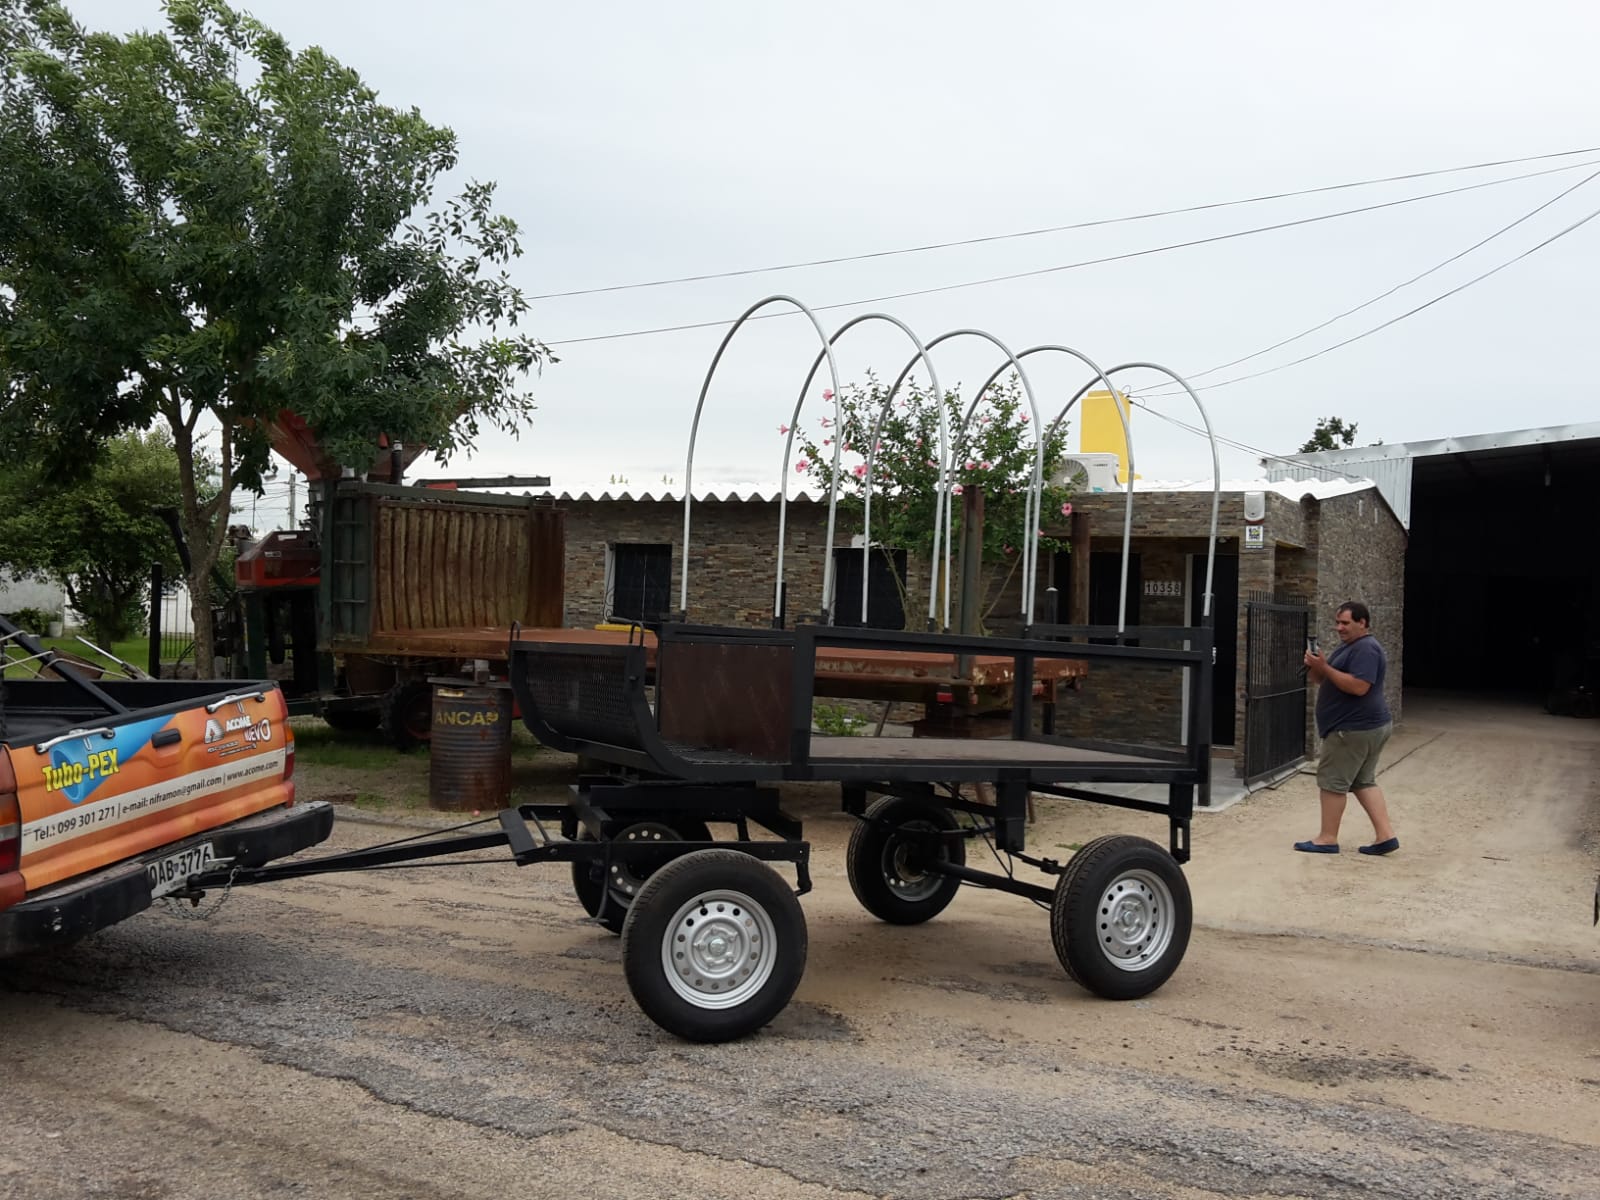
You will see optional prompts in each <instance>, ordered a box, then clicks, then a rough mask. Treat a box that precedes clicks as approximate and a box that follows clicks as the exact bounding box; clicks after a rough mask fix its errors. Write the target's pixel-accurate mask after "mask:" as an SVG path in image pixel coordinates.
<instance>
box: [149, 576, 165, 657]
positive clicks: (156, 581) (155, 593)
mask: <svg viewBox="0 0 1600 1200" xmlns="http://www.w3.org/2000/svg"><path fill="white" fill-rule="evenodd" d="M163 585H164V581H163V580H162V578H161V564H160V563H151V564H150V662H149V671H150V678H151V679H160V678H161V590H162V587H163Z"/></svg>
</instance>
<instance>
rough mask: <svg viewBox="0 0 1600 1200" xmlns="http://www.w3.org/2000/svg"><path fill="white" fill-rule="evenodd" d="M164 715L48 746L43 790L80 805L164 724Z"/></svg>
mask: <svg viewBox="0 0 1600 1200" xmlns="http://www.w3.org/2000/svg"><path fill="white" fill-rule="evenodd" d="M166 723H167V718H165V717H161V718H159V719H157V720H154V721H138V722H136V723H134V724H132V725H124V726H122V727H120V728H118V729H114V730H113V731H112V736H111V737H109V738H108V737H106V736H105V734H103V733H88V734H85V735H84V736H82V737H75V738H73V739H72V740H71V741H67V742H57V743H56V744H55V745H54V746H52V747H50V765H49V766H47V767H45V768H44V786H45V790H46V791H47V792H60V793H61V794H62V795H63V796H65V797H66V798H67V799H68V800H70V801H71V802H72V803H73V804H82V803H83V802H84V801H85V800H87V799H88V798H89V797H90V796H91V795H92V794H93V793H94V791H95V790H96V789H97V788H98V787H99V786H100V785H101V784H102V783H104V782H105V781H106V780H107V779H110V778H111V777H112V776H113V775H115V774H117V773H118V772H119V771H121V770H122V768H123V766H124V764H126V763H127V762H128V760H129V759H131V758H133V756H134V755H136V754H138V753H139V751H141V750H143V749H144V748H145V746H146V745H148V744H149V741H150V737H151V735H152V734H154V733H155V732H156V730H158V729H160V728H161V727H162V726H164V725H166Z"/></svg>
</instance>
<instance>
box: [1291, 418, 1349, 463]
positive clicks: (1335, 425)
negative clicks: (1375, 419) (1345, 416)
mask: <svg viewBox="0 0 1600 1200" xmlns="http://www.w3.org/2000/svg"><path fill="white" fill-rule="evenodd" d="M1355 444H1356V423H1355V422H1354V421H1351V422H1349V423H1348V424H1346V423H1345V421H1344V420H1342V419H1341V418H1339V417H1319V418H1318V419H1317V428H1316V430H1315V431H1314V432H1313V433H1312V434H1311V436H1310V437H1309V438H1307V439H1306V441H1305V444H1304V445H1303V446H1301V447H1300V453H1301V454H1315V453H1316V452H1317V451H1318V450H1339V449H1342V448H1343V447H1345V446H1354V445H1355Z"/></svg>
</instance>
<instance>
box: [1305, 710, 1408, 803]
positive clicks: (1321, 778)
mask: <svg viewBox="0 0 1600 1200" xmlns="http://www.w3.org/2000/svg"><path fill="white" fill-rule="evenodd" d="M1393 732H1394V726H1393V725H1382V726H1379V727H1378V728H1377V729H1340V730H1338V731H1336V732H1334V733H1330V734H1329V735H1328V739H1327V741H1325V742H1323V743H1322V757H1321V758H1319V759H1318V760H1317V786H1318V787H1319V788H1321V789H1322V790H1323V791H1325V792H1340V793H1343V792H1354V791H1359V790H1360V789H1362V788H1369V787H1376V786H1377V784H1378V754H1379V752H1380V751H1382V749H1383V747H1384V745H1385V744H1386V743H1387V742H1388V740H1389V735H1390V734H1391V733H1393Z"/></svg>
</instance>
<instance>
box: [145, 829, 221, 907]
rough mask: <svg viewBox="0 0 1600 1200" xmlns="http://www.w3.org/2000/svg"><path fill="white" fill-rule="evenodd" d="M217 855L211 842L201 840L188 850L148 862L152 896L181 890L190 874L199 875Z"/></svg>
mask: <svg viewBox="0 0 1600 1200" xmlns="http://www.w3.org/2000/svg"><path fill="white" fill-rule="evenodd" d="M216 857H217V852H216V851H215V850H213V849H212V848H211V843H210V842H201V843H200V844H199V845H198V846H190V847H189V848H188V849H187V850H179V851H178V852H177V853H176V854H169V855H167V857H166V858H161V859H157V860H156V861H155V862H153V863H148V864H146V866H145V871H146V872H148V873H149V875H150V895H151V897H152V898H155V897H158V896H165V895H168V894H170V893H172V892H176V891H179V890H181V889H182V888H183V887H184V886H185V885H186V884H187V883H188V882H189V876H191V875H198V874H199V873H200V872H201V871H203V870H205V869H206V868H207V867H208V866H210V865H211V864H212V863H213V862H215V861H216Z"/></svg>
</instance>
